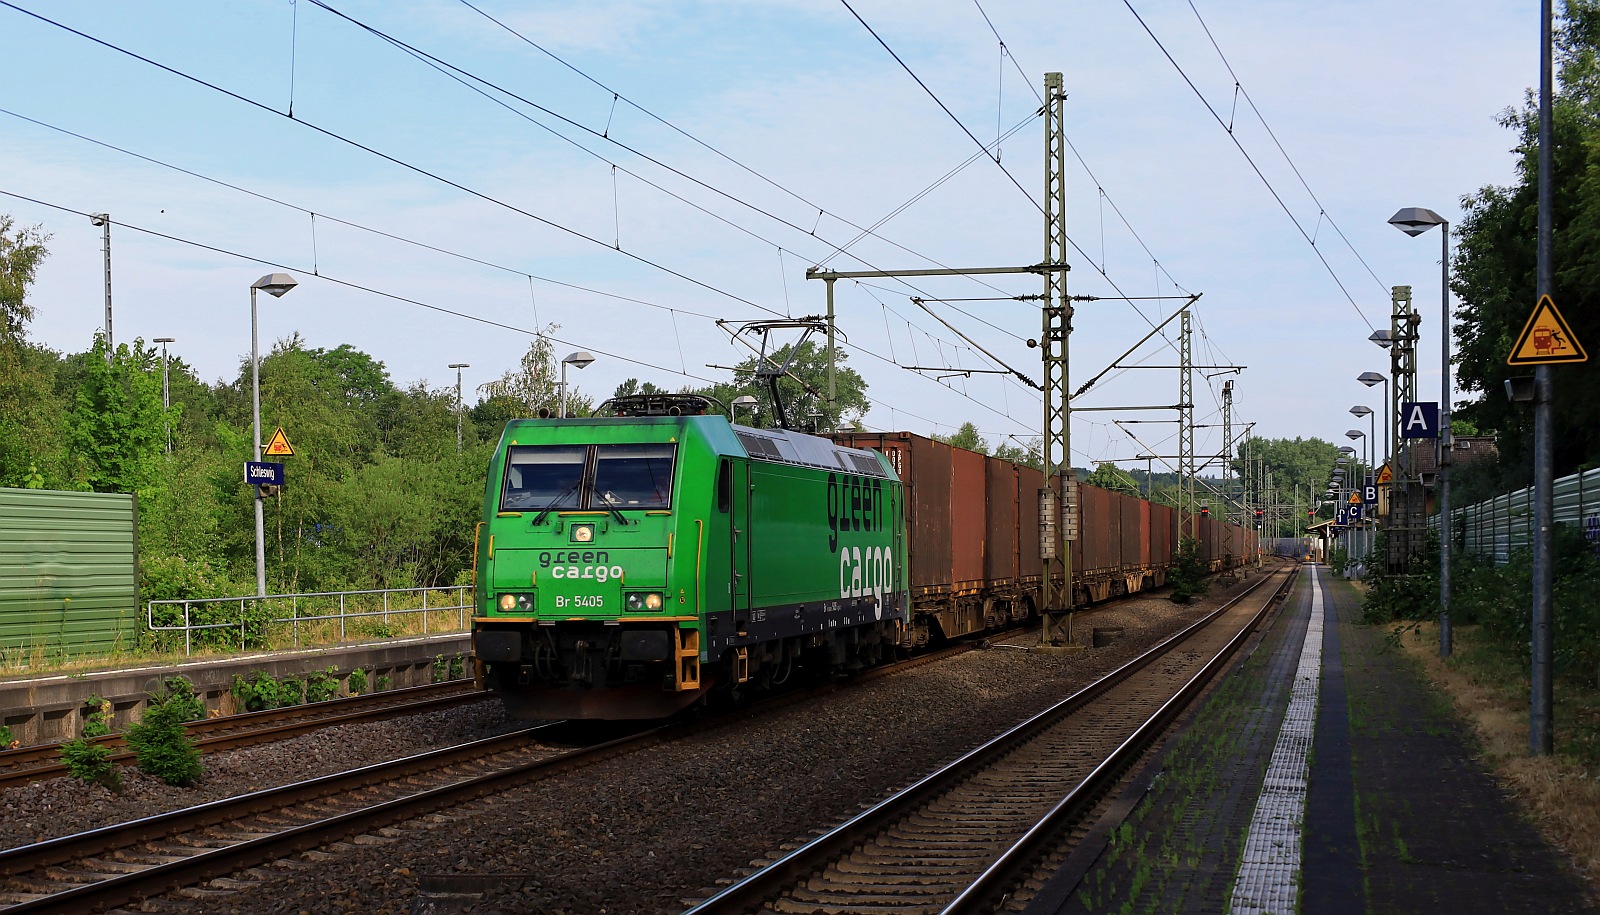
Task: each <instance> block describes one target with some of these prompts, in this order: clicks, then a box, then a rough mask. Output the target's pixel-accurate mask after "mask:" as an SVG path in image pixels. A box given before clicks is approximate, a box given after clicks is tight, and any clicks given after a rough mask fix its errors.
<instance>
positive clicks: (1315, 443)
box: [1232, 438, 1339, 498]
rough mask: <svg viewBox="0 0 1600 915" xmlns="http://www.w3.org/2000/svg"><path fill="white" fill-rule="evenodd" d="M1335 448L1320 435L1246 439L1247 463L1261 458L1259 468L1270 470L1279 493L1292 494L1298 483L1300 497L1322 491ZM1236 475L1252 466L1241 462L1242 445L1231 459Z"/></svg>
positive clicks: (1244, 473)
mask: <svg viewBox="0 0 1600 915" xmlns="http://www.w3.org/2000/svg"><path fill="white" fill-rule="evenodd" d="M1338 458H1339V448H1338V446H1336V445H1333V444H1330V443H1328V442H1325V441H1323V440H1322V439H1320V438H1304V439H1303V438H1293V439H1287V438H1253V439H1251V440H1250V459H1251V464H1253V463H1254V462H1256V461H1260V462H1261V466H1262V469H1263V470H1265V471H1269V472H1271V474H1272V485H1273V488H1275V489H1276V490H1277V491H1278V493H1279V496H1280V497H1289V498H1292V497H1293V496H1294V493H1295V489H1296V487H1299V491H1300V495H1301V497H1302V498H1314V497H1316V496H1318V495H1320V494H1321V493H1322V490H1323V487H1324V486H1326V485H1327V482H1328V480H1329V479H1330V478H1331V476H1332V473H1333V468H1334V464H1335V462H1336V461H1337V460H1338ZM1232 464H1233V471H1234V474H1235V475H1236V476H1239V477H1246V476H1247V475H1249V474H1251V473H1254V472H1255V468H1254V467H1253V466H1251V465H1250V464H1246V463H1245V459H1244V449H1243V446H1241V448H1240V450H1239V452H1238V453H1237V454H1236V455H1235V457H1234V458H1233V461H1232Z"/></svg>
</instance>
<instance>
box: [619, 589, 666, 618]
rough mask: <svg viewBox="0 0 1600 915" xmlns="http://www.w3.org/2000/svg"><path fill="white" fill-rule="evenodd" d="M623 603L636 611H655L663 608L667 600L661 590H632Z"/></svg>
mask: <svg viewBox="0 0 1600 915" xmlns="http://www.w3.org/2000/svg"><path fill="white" fill-rule="evenodd" d="M623 603H624V605H625V606H626V607H627V608H628V609H629V610H631V611H633V612H635V613H654V612H656V611H658V610H660V609H661V607H662V605H663V604H665V603H666V600H665V599H664V598H663V597H662V595H661V592H660V591H642V592H641V591H630V592H628V595H627V597H626V598H624V600H623Z"/></svg>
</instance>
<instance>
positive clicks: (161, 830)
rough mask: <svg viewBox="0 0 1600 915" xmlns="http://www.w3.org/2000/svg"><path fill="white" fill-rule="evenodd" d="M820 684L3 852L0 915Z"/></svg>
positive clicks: (288, 848) (311, 783) (390, 821)
mask: <svg viewBox="0 0 1600 915" xmlns="http://www.w3.org/2000/svg"><path fill="white" fill-rule="evenodd" d="M972 647H973V646H971V645H961V646H957V647H953V648H948V649H944V650H942V651H937V652H932V653H930V654H927V655H921V656H919V657H917V658H913V659H911V660H909V661H904V662H901V663H899V664H894V665H890V666H886V667H879V668H874V669H872V670H869V671H864V672H862V673H861V674H858V675H857V676H856V677H855V678H854V680H855V681H857V682H864V681H866V680H871V679H876V678H877V677H881V676H887V675H891V674H895V673H900V672H903V671H906V670H909V669H913V668H916V667H919V666H922V665H926V664H930V663H933V662H936V661H939V660H942V659H944V658H948V657H952V656H954V655H956V654H960V653H962V652H964V651H968V650H971V649H972ZM835 688H837V687H836V686H835V685H834V684H825V685H822V686H819V687H817V688H814V689H810V690H797V691H795V692H792V693H786V694H783V695H781V696H777V697H774V698H773V699H770V700H766V701H763V702H759V703H756V704H754V705H752V706H750V707H749V708H748V709H746V710H745V711H743V712H741V713H737V714H733V715H729V716H719V717H714V718H710V719H703V720H699V721H694V722H689V723H679V724H669V725H661V726H656V727H653V728H650V729H649V730H644V731H641V732H638V733H633V734H628V735H626V736H622V737H618V738H615V739H611V740H607V741H604V742H601V743H597V744H595V745H593V746H587V747H582V748H579V749H571V750H560V749H554V748H551V747H549V746H545V745H543V743H542V741H541V738H545V737H557V738H560V739H562V740H570V738H571V734H570V732H567V731H565V730H564V723H562V722H556V723H551V724H541V725H537V726H534V727H531V728H526V729H523V730H519V731H515V732H512V733H509V734H505V735H501V736H499V737H493V738H489V739H486V740H480V741H475V742H473V743H468V744H462V745H460V746H456V747H449V748H446V749H442V750H435V751H432V752H429V753H423V754H419V755H416V756H410V757H406V758H404V759H399V760H394V761H392V762H387V763H379V764H376V765H371V766H366V767H364V768H361V769H355V770H351V771H348V772H342V773H337V774H334V775H330V776H325V777H322V778H317V779H310V780H307V781H303V782H298V783H295V784H291V785H284V786H281V787H278V788H271V789H267V790H263V791H257V792H253V793H251V794H246V795H241V796H239V797H235V798H228V799H225V800H220V801H214V802H211V803H208V804H203V805H200V806H198V807H192V808H187V809H183V810H175V811H171V812H168V813H164V814H159V815H156V816H152V817H147V818H145V819H141V820H135V821H132V822H128V823H122V824H118V825H114V826H108V827H104V828H102V829H96V830H91V831H89V832H85V833H79V834H77V835H71V836H64V837H61V838H59V839H53V840H48V841H45V842H39V843H35V844H32V845H26V846H20V847H17V848H11V849H7V850H4V851H0V911H4V912H6V913H18V915H20V913H29V912H63V911H91V910H103V909H106V908H110V907H113V906H118V905H124V904H127V903H130V902H134V901H137V900H140V899H145V898H149V897H151V896H156V895H160V894H162V893H166V892H170V891H172V890H176V889H179V888H183V887H188V886H194V885H196V884H200V883H203V882H205V881H209V880H214V879H216V878H219V877H222V878H226V877H228V876H229V875H231V874H236V873H238V872H240V871H243V870H245V869H248V868H250V867H253V866H256V865H259V864H262V863H265V862H268V861H272V860H276V859H278V858H282V857H285V856H288V855H293V854H296V853H298V852H303V851H307V850H310V849H314V848H317V847H320V846H325V845H329V844H331V843H334V842H338V841H340V840H343V839H348V838H351V837H353V836H372V837H373V838H371V839H368V840H367V841H379V842H381V841H385V839H384V838H383V837H382V836H381V835H378V834H379V833H380V831H381V830H384V829H385V828H386V827H390V826H393V825H395V824H398V823H402V822H404V821H406V820H411V819H415V818H417V817H420V816H424V815H426V814H429V813H434V812H437V811H440V810H445V809H449V808H451V807H457V806H460V805H462V804H465V803H468V802H470V801H472V800H474V799H477V798H480V797H484V796H486V795H490V794H494V793H497V792H501V791H504V790H506V789H508V788H510V787H512V786H514V785H517V784H520V783H523V782H526V781H529V780H532V779H538V778H546V777H550V776H553V775H557V774H560V773H562V772H565V771H569V770H573V769H577V768H580V767H584V766H590V765H594V764H595V763H597V762H600V761H602V760H605V759H610V758H612V757H614V756H619V755H622V754H625V753H632V752H636V751H638V750H642V749H645V748H647V747H650V746H654V745H656V744H659V743H663V742H666V741H669V740H677V739H681V738H683V737H687V736H689V735H691V734H695V733H700V732H702V731H704V730H707V729H710V728H715V727H721V726H724V725H726V724H728V723H731V722H733V721H738V720H743V719H745V718H747V717H749V716H752V715H759V714H765V713H768V712H770V711H772V710H773V708H774V707H781V706H783V705H788V704H794V703H798V702H804V701H809V700H811V699H814V698H815V697H816V696H817V695H818V693H820V692H827V691H830V690H832V689H835Z"/></svg>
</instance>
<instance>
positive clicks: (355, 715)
mask: <svg viewBox="0 0 1600 915" xmlns="http://www.w3.org/2000/svg"><path fill="white" fill-rule="evenodd" d="M470 683H471V681H470V680H447V681H445V682H443V683H430V684H425V685H423V686H410V687H405V688H403V689H394V690H385V691H383V692H380V693H368V694H366V695H362V696H345V697H342V698H339V699H329V700H326V701H323V702H311V703H306V704H304V705H294V706H287V707H285V708H276V709H266V710H263V711H259V712H242V713H240V714H237V715H225V716H223V717H220V718H202V719H199V720H196V721H191V722H189V723H188V724H187V725H186V726H185V728H186V730H187V731H188V733H189V735H190V736H191V737H195V746H196V747H197V748H199V750H200V752H202V753H217V752H220V751H223V750H232V749H236V748H238V747H246V746H251V745H253V744H258V743H269V742H271V741H274V740H283V739H286V738H289V737H297V736H299V735H301V734H308V733H311V732H312V731H318V730H321V729H323V728H328V727H334V726H336V725H341V724H358V723H361V722H365V721H376V720H379V719H383V718H389V717H393V716H395V715H412V714H419V713H422V712H430V711H435V710H438V709H443V708H451V707H454V706H457V705H463V704H466V703H468V702H476V701H479V700H481V699H483V698H484V697H485V695H486V694H485V693H484V692H483V691H482V690H475V689H471V688H470V687H469V686H468V684H470ZM441 692H442V693H447V695H443V696H440V695H436V694H437V693H441ZM330 712H331V713H333V714H328V713H330ZM274 722H283V723H281V724H276V723H274ZM215 731H223V732H225V733H221V734H215V735H214V736H210V737H206V736H201V735H205V734H208V733H211V732H215ZM234 732H238V733H234ZM90 743H94V744H99V745H100V746H104V747H108V748H113V749H115V748H123V747H126V745H127V744H126V742H125V741H124V740H123V735H122V734H105V735H102V736H100V737H95V738H91V739H90ZM61 746H62V745H61V744H59V743H49V744H36V745H33V746H27V747H18V748H16V749H14V750H4V751H0V767H8V768H6V769H5V770H4V771H0V791H4V790H6V789H8V788H13V787H16V786H17V785H21V784H26V783H28V782H34V781H38V780H40V779H45V778H55V777H56V776H59V775H61V774H63V773H65V772H66V767H65V766H64V765H62V764H61V762H60V761H59V760H60V756H61ZM110 759H111V761H112V762H116V763H119V764H121V765H132V764H133V763H134V762H135V761H136V760H135V757H134V754H133V753H132V752H129V751H127V750H123V751H122V752H118V753H114V754H113V755H112V756H111V757H110ZM30 763H34V764H36V765H29V764H30Z"/></svg>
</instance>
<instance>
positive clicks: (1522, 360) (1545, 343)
mask: <svg viewBox="0 0 1600 915" xmlns="http://www.w3.org/2000/svg"><path fill="white" fill-rule="evenodd" d="M1588 359H1589V354H1588V353H1585V352H1584V351H1583V344H1581V343H1579V342H1578V338H1577V337H1574V336H1573V335H1572V328H1570V327H1568V326H1567V319H1566V318H1563V317H1561V312H1559V311H1557V310H1556V303H1555V302H1554V301H1552V300H1551V298H1550V297H1549V296H1547V295H1546V296H1540V297H1539V304H1538V305H1536V306H1534V309H1533V314H1532V315H1530V316H1529V317H1528V325H1527V326H1526V327H1524V328H1523V329H1522V336H1520V337H1518V338H1517V344H1516V345H1515V346H1513V347H1511V355H1509V356H1507V357H1506V364H1507V365H1554V364H1556V363H1561V362H1587V361H1588Z"/></svg>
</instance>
